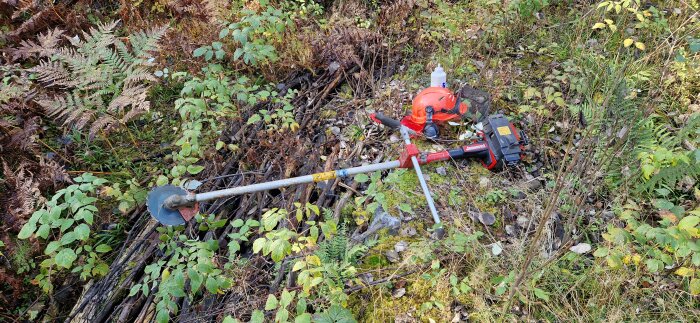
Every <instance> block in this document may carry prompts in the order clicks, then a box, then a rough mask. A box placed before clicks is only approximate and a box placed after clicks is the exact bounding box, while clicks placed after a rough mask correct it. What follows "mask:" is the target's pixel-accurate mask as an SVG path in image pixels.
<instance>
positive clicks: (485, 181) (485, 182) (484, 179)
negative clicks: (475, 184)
mask: <svg viewBox="0 0 700 323" xmlns="http://www.w3.org/2000/svg"><path fill="white" fill-rule="evenodd" d="M489 184H491V180H490V179H489V178H488V177H485V176H481V178H479V186H480V187H482V188H486V187H488V186H489Z"/></svg>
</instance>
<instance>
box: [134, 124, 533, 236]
mask: <svg viewBox="0 0 700 323" xmlns="http://www.w3.org/2000/svg"><path fill="white" fill-rule="evenodd" d="M373 118H376V119H377V120H379V121H380V122H381V123H382V124H384V125H386V126H388V127H391V128H395V129H399V131H400V133H401V136H402V137H403V140H404V144H405V145H404V147H403V151H402V152H401V154H400V156H399V159H398V160H394V161H388V162H383V163H377V164H370V165H364V166H358V167H352V168H345V169H339V170H335V171H330V172H322V173H316V174H312V175H306V176H299V177H293V178H287V179H281V180H276V181H272V182H266V183H258V184H252V185H246V186H239V187H234V188H229V189H223V190H217V191H211V192H203V193H197V194H195V193H191V192H187V191H185V190H184V189H182V188H180V187H176V186H172V185H166V186H160V187H156V188H155V189H153V190H152V191H151V192H150V193H149V194H148V198H147V201H146V204H147V207H148V210H149V212H150V213H151V215H152V216H153V217H154V218H155V219H156V220H158V222H160V223H162V224H165V225H180V224H184V223H185V222H187V221H189V220H190V219H192V218H193V217H194V216H195V215H196V214H197V212H198V210H199V202H203V201H209V200H214V199H218V198H221V197H228V196H235V195H242V194H247V193H254V192H260V191H267V190H272V189H278V188H282V187H287V186H292V185H299V184H307V183H314V182H322V181H327V180H330V179H334V178H346V177H350V176H354V175H357V174H362V173H371V172H376V171H382V170H388V169H394V168H413V169H414V170H415V171H416V174H417V175H418V180H419V182H420V186H421V188H422V189H423V193H424V195H425V198H426V200H427V202H428V208H429V209H430V213H431V214H432V216H433V220H434V221H435V223H436V224H440V217H439V216H438V213H437V210H436V209H435V204H434V202H433V198H432V196H431V194H430V191H429V189H428V185H427V184H426V182H425V179H424V178H423V173H422V171H421V169H420V165H425V164H429V163H432V162H438V161H445V160H450V159H465V158H475V159H478V160H480V161H481V163H482V164H483V165H484V166H485V167H486V168H488V169H491V170H495V169H498V168H501V167H503V166H504V165H515V164H517V163H518V162H520V159H521V152H522V146H523V145H525V144H527V142H526V140H527V139H526V137H525V136H524V133H522V132H518V131H517V130H516V129H515V127H514V126H513V124H511V123H510V122H509V121H508V119H507V118H506V117H505V116H503V115H501V114H497V115H492V116H489V117H488V118H487V119H486V123H485V126H484V131H483V133H481V138H480V139H479V140H476V141H474V142H471V143H470V144H467V145H464V146H461V147H458V148H454V149H449V150H444V151H440V152H434V153H421V152H420V151H419V150H418V148H417V147H416V146H415V145H414V144H412V143H411V140H410V136H411V135H412V134H414V135H415V134H416V132H415V131H414V130H411V129H410V128H408V127H406V126H404V125H402V124H401V122H399V121H398V120H393V119H391V118H387V117H385V116H384V115H382V114H376V115H374V116H373ZM438 228H439V229H440V230H442V229H441V228H440V227H438ZM438 234H439V232H438Z"/></svg>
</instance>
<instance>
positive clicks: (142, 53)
mask: <svg viewBox="0 0 700 323" xmlns="http://www.w3.org/2000/svg"><path fill="white" fill-rule="evenodd" d="M167 31H168V27H167V26H160V27H155V28H153V29H151V30H149V31H147V32H145V31H138V32H136V33H134V34H132V35H131V36H130V37H129V43H130V44H131V51H132V52H133V57H134V58H135V61H138V62H139V63H141V64H143V63H145V62H146V60H147V59H148V58H149V57H151V56H152V55H153V54H152V52H153V51H155V50H157V49H158V42H159V41H160V39H161V38H163V36H165V33H166V32H167Z"/></svg>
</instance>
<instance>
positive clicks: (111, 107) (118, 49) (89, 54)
mask: <svg viewBox="0 0 700 323" xmlns="http://www.w3.org/2000/svg"><path fill="white" fill-rule="evenodd" d="M117 23H118V22H116V21H115V22H111V23H107V24H101V25H98V26H97V27H93V28H90V29H89V30H88V31H87V32H83V34H82V35H81V36H82V37H80V36H75V37H70V38H67V39H68V42H69V44H67V45H65V46H63V47H58V46H59V45H61V42H60V36H62V35H63V31H61V30H58V29H55V30H53V31H49V32H48V33H46V34H42V35H40V36H39V37H38V42H34V41H24V42H22V44H21V46H20V47H18V48H14V49H11V50H10V53H11V54H12V57H13V58H16V59H19V58H29V57H36V58H41V59H42V60H41V62H40V63H39V65H37V66H35V67H34V68H32V69H31V71H32V72H35V73H36V75H37V80H38V81H39V83H40V84H41V85H42V87H43V88H45V89H47V90H48V91H49V92H47V95H44V96H41V97H38V98H36V99H35V100H34V102H36V103H37V104H38V105H39V106H41V107H42V108H43V109H44V111H45V112H46V114H47V115H48V116H50V117H52V118H54V119H56V120H59V121H61V123H62V124H63V126H64V127H66V128H73V129H76V130H82V129H84V128H86V127H87V126H88V125H91V126H90V131H89V136H90V138H94V137H95V135H96V134H97V133H99V132H108V131H110V130H112V129H114V128H116V127H117V126H118V125H120V124H125V123H126V122H128V121H129V120H132V119H133V118H135V117H137V116H139V115H141V114H143V113H144V112H146V111H148V109H149V107H150V102H149V101H147V93H148V90H149V88H150V86H149V84H150V82H153V81H155V80H156V79H155V78H154V76H153V75H152V74H151V72H150V70H149V67H150V66H151V65H152V63H151V61H152V59H151V57H152V55H153V52H154V51H156V50H157V48H158V46H157V43H158V41H159V40H160V39H161V38H162V37H163V35H164V34H165V32H166V27H160V28H154V29H151V30H148V31H139V32H136V33H134V34H131V35H130V36H128V37H127V39H128V42H124V41H122V38H119V37H116V36H114V34H113V30H114V28H115V27H116V26H117ZM115 89H116V91H115ZM50 91H53V92H50Z"/></svg>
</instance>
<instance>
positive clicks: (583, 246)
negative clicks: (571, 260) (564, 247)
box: [569, 242, 591, 255]
mask: <svg viewBox="0 0 700 323" xmlns="http://www.w3.org/2000/svg"><path fill="white" fill-rule="evenodd" d="M569 250H571V251H573V252H575V253H577V254H579V255H582V254H584V253H586V252H589V251H591V245H589V244H587V243H583V242H582V243H579V244H577V245H575V246H573V247H571V248H569Z"/></svg>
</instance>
